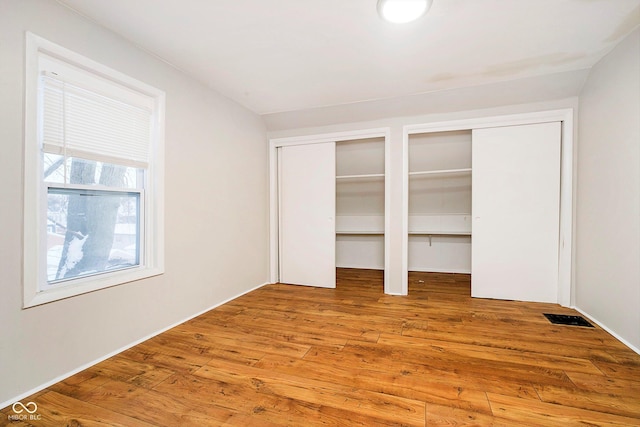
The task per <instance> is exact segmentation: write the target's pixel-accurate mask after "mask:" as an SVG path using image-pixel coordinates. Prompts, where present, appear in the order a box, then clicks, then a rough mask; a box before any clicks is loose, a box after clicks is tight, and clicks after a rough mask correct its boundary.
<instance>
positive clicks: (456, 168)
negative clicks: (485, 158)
mask: <svg viewBox="0 0 640 427" xmlns="http://www.w3.org/2000/svg"><path fill="white" fill-rule="evenodd" d="M471 136H472V132H471V130H456V131H446V132H425V133H416V134H411V135H409V140H408V156H409V158H408V160H409V164H408V166H409V172H408V175H409V184H408V192H409V194H408V199H409V210H408V213H409V216H408V271H409V273H408V283H409V286H410V287H411V288H414V289H419V288H420V287H425V286H429V285H430V284H433V283H438V284H446V283H451V284H452V286H453V285H456V286H459V287H460V288H461V290H462V291H463V292H467V293H468V294H470V275H471V202H472V198H471V167H472V164H471ZM452 273H453V274H452ZM430 282H432V283H430ZM465 289H466V290H465Z"/></svg>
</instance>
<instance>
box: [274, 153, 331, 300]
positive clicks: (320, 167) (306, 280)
mask: <svg viewBox="0 0 640 427" xmlns="http://www.w3.org/2000/svg"><path fill="white" fill-rule="evenodd" d="M278 150H279V153H278V182H279V218H280V221H279V228H280V233H279V234H280V241H279V246H280V250H279V254H280V282H282V283H290V284H296V285H309V286H319V287H325V288H335V286H336V253H335V251H336V242H335V239H336V234H335V233H336V231H335V221H334V218H335V211H336V207H335V206H336V152H335V143H334V142H325V143H319V144H307V145H292V146H283V147H280V148H279V149H278Z"/></svg>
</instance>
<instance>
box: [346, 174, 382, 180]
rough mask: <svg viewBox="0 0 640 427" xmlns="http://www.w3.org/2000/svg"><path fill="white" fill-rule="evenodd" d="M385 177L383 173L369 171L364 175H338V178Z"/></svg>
mask: <svg viewBox="0 0 640 427" xmlns="http://www.w3.org/2000/svg"><path fill="white" fill-rule="evenodd" d="M375 178H384V174H383V173H368V174H362V175H338V176H336V179H375Z"/></svg>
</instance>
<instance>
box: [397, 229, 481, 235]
mask: <svg viewBox="0 0 640 427" xmlns="http://www.w3.org/2000/svg"><path fill="white" fill-rule="evenodd" d="M409 235H411V236H471V232H470V231H440V230H437V231H428V230H424V231H422V230H420V231H409Z"/></svg>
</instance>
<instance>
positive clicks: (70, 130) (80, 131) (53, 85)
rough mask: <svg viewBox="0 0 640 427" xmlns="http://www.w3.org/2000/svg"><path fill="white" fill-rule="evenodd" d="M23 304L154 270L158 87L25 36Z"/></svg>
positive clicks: (158, 260) (158, 227)
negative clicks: (155, 87)
mask: <svg viewBox="0 0 640 427" xmlns="http://www.w3.org/2000/svg"><path fill="white" fill-rule="evenodd" d="M26 70H27V76H26V77H27V79H26V82H27V84H26V116H25V126H26V128H25V144H26V145H25V230H24V235H25V239H24V245H25V262H24V266H25V269H24V307H30V306H34V305H38V304H43V303H47V302H51V301H54V300H58V299H61V298H67V297H70V296H74V295H78V294H81V293H85V292H90V291H94V290H97V289H101V288H105V287H108V286H114V285H118V284H122V283H127V282H131V281H134V280H138V279H142V278H146V277H150V276H154V275H157V274H161V273H162V272H163V247H162V244H163V236H162V230H163V224H162V208H163V203H162V200H163V194H162V176H163V156H162V155H163V121H164V117H163V114H164V93H163V92H161V91H159V90H157V89H154V88H152V87H150V86H148V85H146V84H144V83H141V82H139V81H137V80H134V79H132V78H130V77H128V76H125V75H123V74H122V73H119V72H117V71H114V70H112V69H110V68H107V67H105V66H103V65H100V64H98V63H96V62H94V61H92V60H89V59H87V58H85V57H83V56H80V55H78V54H76V53H73V52H71V51H69V50H67V49H65V48H62V47H60V46H58V45H55V44H53V43H51V42H48V41H46V40H44V39H42V38H40V37H37V36H35V35H33V34H30V33H28V34H27V67H26Z"/></svg>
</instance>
